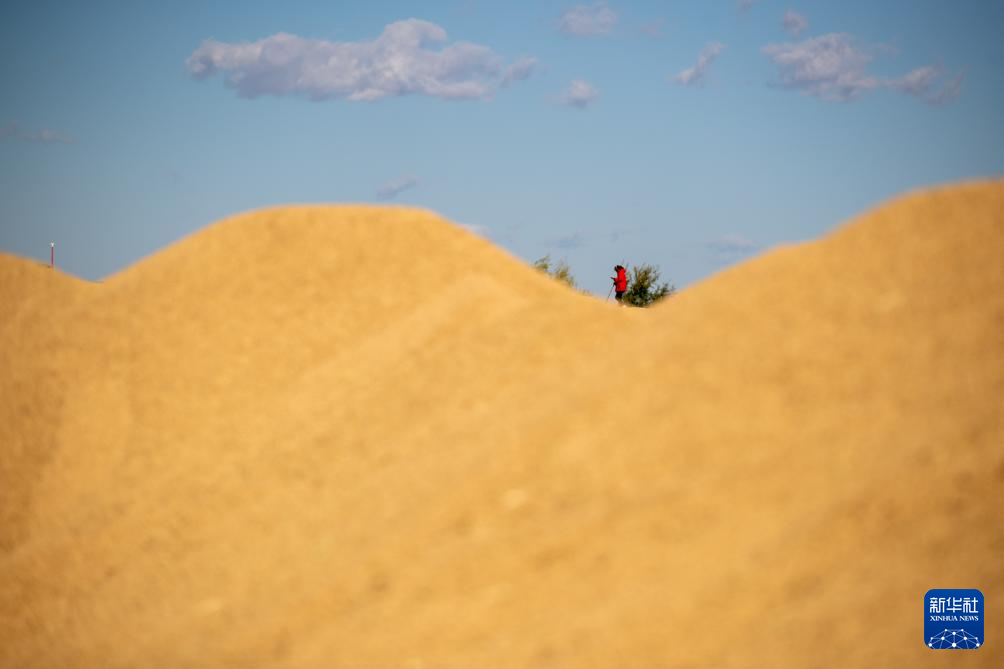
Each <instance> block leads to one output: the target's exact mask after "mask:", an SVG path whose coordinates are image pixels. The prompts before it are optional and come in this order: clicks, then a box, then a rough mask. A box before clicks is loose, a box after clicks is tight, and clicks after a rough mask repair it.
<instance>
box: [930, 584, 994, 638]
mask: <svg viewBox="0 0 1004 669" xmlns="http://www.w3.org/2000/svg"><path fill="white" fill-rule="evenodd" d="M986 610H987V607H986V601H984V599H983V593H982V592H980V591H979V590H965V589H955V590H951V589H941V590H928V591H927V594H926V595H924V644H926V645H927V647H928V648H933V649H935V650H973V649H976V648H979V647H981V646H982V645H983V644H984V642H985V641H986V640H985V639H984V638H983V629H984V627H983V623H984V620H983V616H984V612H985V611H986Z"/></svg>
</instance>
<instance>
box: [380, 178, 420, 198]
mask: <svg viewBox="0 0 1004 669" xmlns="http://www.w3.org/2000/svg"><path fill="white" fill-rule="evenodd" d="M417 185H418V178H416V177H413V176H406V177H398V178H397V179H392V180H391V181H388V182H387V183H385V184H384V185H382V186H380V188H378V189H377V197H378V198H380V199H381V200H393V199H394V198H395V197H397V196H398V194H400V193H401V192H402V191H406V190H408V189H409V188H414V187H415V186H417Z"/></svg>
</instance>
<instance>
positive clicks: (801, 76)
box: [763, 33, 963, 104]
mask: <svg viewBox="0 0 1004 669" xmlns="http://www.w3.org/2000/svg"><path fill="white" fill-rule="evenodd" d="M880 50H881V49H877V48H872V49H867V48H863V47H860V46H858V45H857V44H856V43H855V42H854V40H853V39H852V38H851V37H850V36H849V35H846V34H841V33H831V34H829V35H823V36H821V37H814V38H812V39H807V40H804V41H802V42H791V43H785V44H769V45H767V46H765V47H763V53H764V54H765V55H767V56H768V57H769V58H770V59H771V60H773V61H774V64H775V65H777V68H778V75H779V84H780V85H781V86H783V87H785V88H792V89H796V90H800V91H802V92H803V93H805V94H806V95H812V96H815V97H818V98H820V99H822V100H828V101H833V102H845V101H848V100H854V99H856V98H857V97H859V96H860V95H861V93H863V92H864V91H869V90H874V89H879V88H892V89H895V90H899V91H902V92H904V93H908V94H910V95H914V96H916V97H918V98H921V99H923V100H925V101H927V102H930V103H932V104H943V103H945V102H949V101H951V100H953V99H954V98H955V97H957V96H958V94H959V90H960V88H961V86H962V79H963V75H961V74H959V75H956V76H951V75H949V74H948V73H946V72H945V71H944V70H943V69H942V68H940V67H934V66H928V67H922V68H918V69H916V70H913V71H912V72H910V73H909V74H906V75H904V76H902V77H898V78H892V79H890V78H882V77H877V76H875V75H873V74H871V73H870V72H868V66H869V65H870V64H871V62H872V60H874V55H873V54H874V53H875V52H877V51H880Z"/></svg>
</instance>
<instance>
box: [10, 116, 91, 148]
mask: <svg viewBox="0 0 1004 669" xmlns="http://www.w3.org/2000/svg"><path fill="white" fill-rule="evenodd" d="M7 138H10V139H15V140H17V139H20V140H24V141H28V142H38V143H41V144H74V143H76V141H77V140H76V139H74V138H73V137H70V136H69V135H66V134H63V133H61V132H57V131H55V130H51V129H49V128H43V129H41V130H37V131H34V132H31V131H27V130H24V129H22V128H21V126H20V125H19V124H18V123H17V122H16V121H11V122H9V123H7V124H5V125H3V126H0V139H7Z"/></svg>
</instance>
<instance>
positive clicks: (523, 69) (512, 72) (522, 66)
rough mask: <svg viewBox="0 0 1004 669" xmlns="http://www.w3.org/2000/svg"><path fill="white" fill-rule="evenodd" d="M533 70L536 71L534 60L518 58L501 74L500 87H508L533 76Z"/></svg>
mask: <svg viewBox="0 0 1004 669" xmlns="http://www.w3.org/2000/svg"><path fill="white" fill-rule="evenodd" d="M535 69H537V59H536V58H520V59H519V60H517V61H516V62H515V63H513V64H512V65H510V66H509V67H507V68H506V69H505V71H504V72H503V73H502V85H503V86H508V85H509V84H512V83H515V82H517V81H523V80H524V79H527V78H528V77H529V76H530V75H531V74H533V71H534V70H535Z"/></svg>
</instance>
